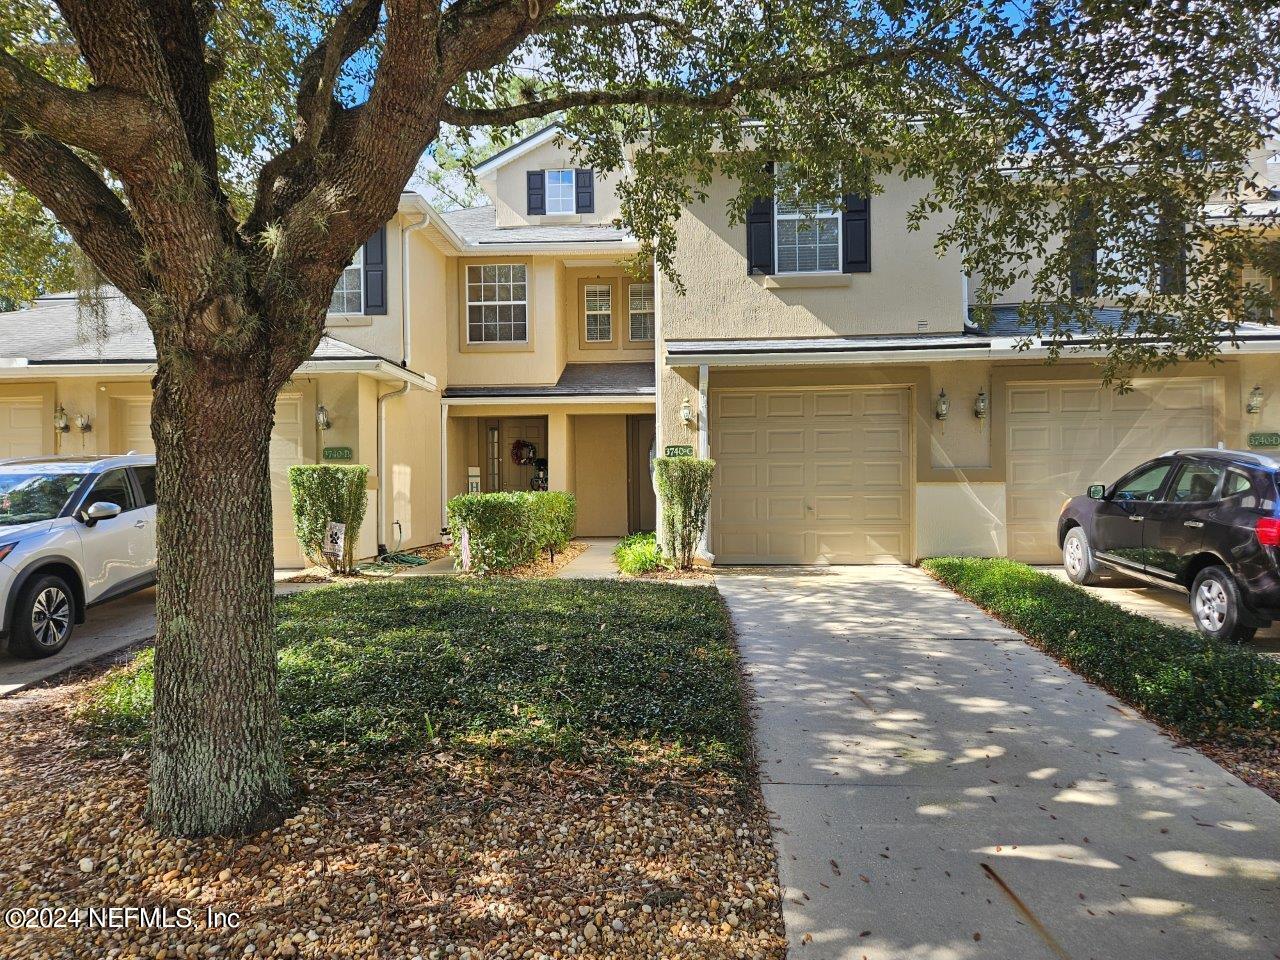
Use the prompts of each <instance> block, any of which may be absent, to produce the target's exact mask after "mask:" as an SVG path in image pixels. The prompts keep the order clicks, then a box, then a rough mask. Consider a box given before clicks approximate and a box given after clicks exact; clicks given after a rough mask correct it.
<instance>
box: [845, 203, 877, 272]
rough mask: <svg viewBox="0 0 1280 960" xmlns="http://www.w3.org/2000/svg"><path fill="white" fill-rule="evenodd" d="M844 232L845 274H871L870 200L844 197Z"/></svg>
mask: <svg viewBox="0 0 1280 960" xmlns="http://www.w3.org/2000/svg"><path fill="white" fill-rule="evenodd" d="M841 229H842V230H843V231H844V236H843V237H842V240H843V242H844V263H843V264H842V265H841V269H842V270H843V271H844V272H845V273H870V272H871V198H870V197H860V196H858V195H857V194H856V193H846V194H845V195H844V214H843V215H842V216H841Z"/></svg>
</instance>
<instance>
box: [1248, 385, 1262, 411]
mask: <svg viewBox="0 0 1280 960" xmlns="http://www.w3.org/2000/svg"><path fill="white" fill-rule="evenodd" d="M1244 412H1245V413H1248V414H1251V415H1252V414H1257V413H1261V412H1262V384H1260V383H1255V384H1254V385H1253V389H1252V390H1250V391H1249V399H1248V400H1247V401H1245V405H1244Z"/></svg>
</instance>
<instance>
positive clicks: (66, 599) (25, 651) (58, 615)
mask: <svg viewBox="0 0 1280 960" xmlns="http://www.w3.org/2000/svg"><path fill="white" fill-rule="evenodd" d="M75 626H76V601H75V595H74V594H73V593H72V592H71V587H69V586H68V585H67V582H66V581H65V580H63V579H62V578H61V577H59V576H56V575H55V574H45V575H43V576H37V577H35V578H34V579H33V580H32V581H31V583H29V584H27V585H26V586H25V587H23V589H22V593H21V594H20V595H19V596H18V603H17V606H16V607H15V608H14V611H13V652H14V653H16V654H18V656H21V657H30V658H33V659H34V658H38V657H51V656H53V655H54V654H55V653H57V652H58V651H59V650H61V649H62V648H63V647H65V646H66V645H67V641H68V640H70V639H71V633H72V631H73V630H75Z"/></svg>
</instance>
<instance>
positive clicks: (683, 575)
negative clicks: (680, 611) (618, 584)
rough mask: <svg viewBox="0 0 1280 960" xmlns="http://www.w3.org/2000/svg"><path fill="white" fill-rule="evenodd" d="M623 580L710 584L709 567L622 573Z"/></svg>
mask: <svg viewBox="0 0 1280 960" xmlns="http://www.w3.org/2000/svg"><path fill="white" fill-rule="evenodd" d="M622 578H623V579H624V580H667V581H680V580H688V581H693V582H695V583H711V582H712V576H711V570H710V568H709V567H694V568H693V569H692V570H668V569H667V568H665V567H662V568H659V569H657V570H650V571H649V572H648V573H635V574H631V573H624V574H622Z"/></svg>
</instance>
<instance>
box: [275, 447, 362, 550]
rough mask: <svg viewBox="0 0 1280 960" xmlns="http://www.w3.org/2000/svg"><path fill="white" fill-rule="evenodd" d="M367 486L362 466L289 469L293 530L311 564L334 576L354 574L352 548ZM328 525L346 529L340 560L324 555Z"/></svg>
mask: <svg viewBox="0 0 1280 960" xmlns="http://www.w3.org/2000/svg"><path fill="white" fill-rule="evenodd" d="M368 486H369V468H368V467H366V466H365V465H364V464H358V463H357V464H338V463H306V464H299V465H298V466H293V467H290V468H289V493H290V496H291V497H292V500H293V525H294V529H295V531H296V532H297V535H298V542H299V543H301V544H302V549H303V550H304V551H306V554H307V556H308V557H310V558H311V560H312V561H313V562H316V563H324V564H325V565H327V566H328V567H329V569H330V570H332V571H333V572H334V573H351V572H353V571H354V570H355V548H356V542H357V541H358V540H359V539H360V525H361V524H362V523H364V513H365V508H366V506H367V504H368V498H367V496H366V493H365V491H366V490H367V489H368ZM330 521H334V522H337V523H342V524H345V525H346V528H347V529H346V535H345V538H344V540H343V552H342V556H341V557H334V556H332V555H329V554H326V553H325V552H324V538H325V534H326V532H327V531H328V528H329V522H330Z"/></svg>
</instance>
